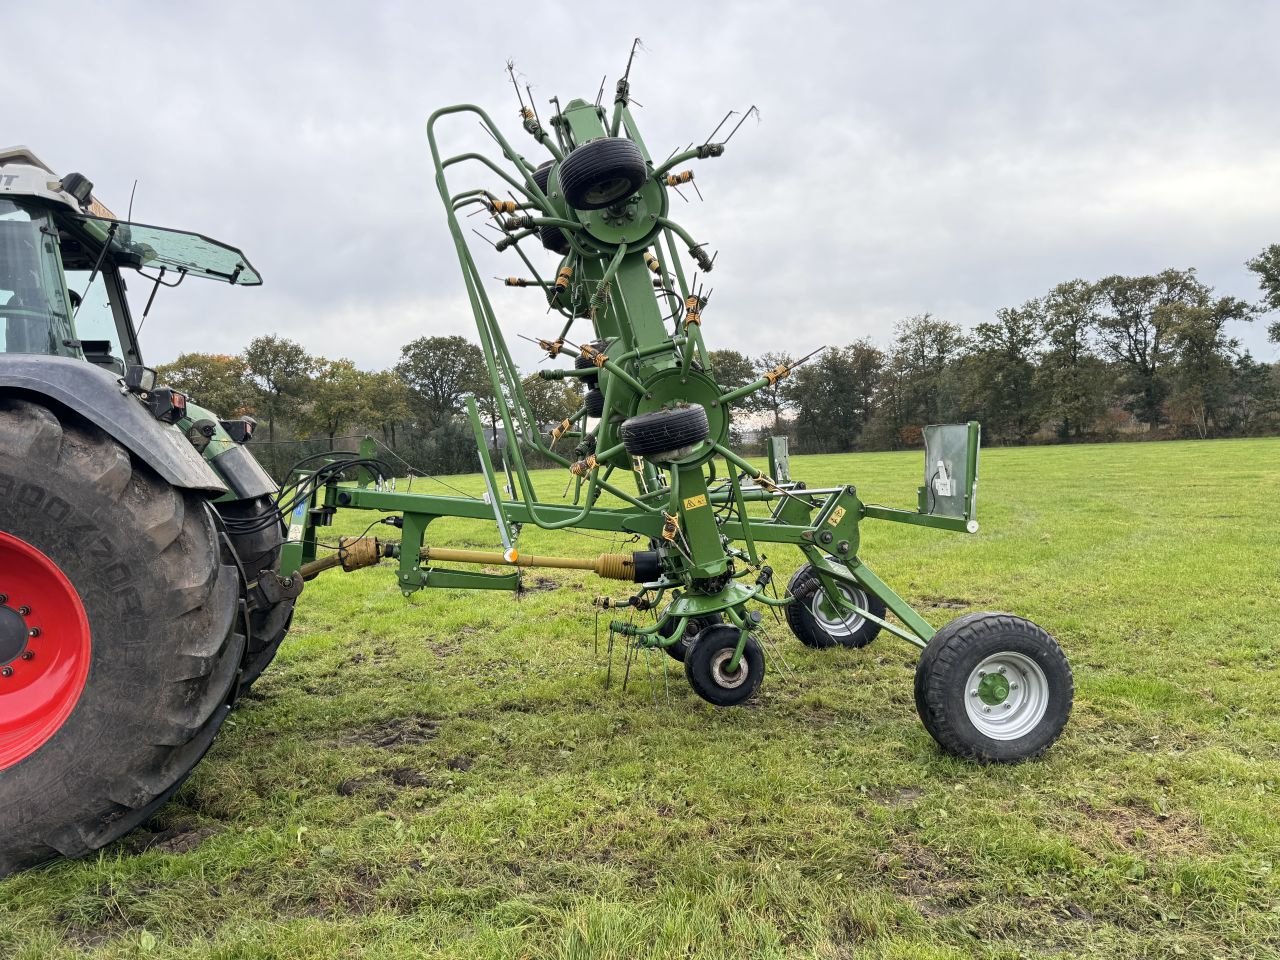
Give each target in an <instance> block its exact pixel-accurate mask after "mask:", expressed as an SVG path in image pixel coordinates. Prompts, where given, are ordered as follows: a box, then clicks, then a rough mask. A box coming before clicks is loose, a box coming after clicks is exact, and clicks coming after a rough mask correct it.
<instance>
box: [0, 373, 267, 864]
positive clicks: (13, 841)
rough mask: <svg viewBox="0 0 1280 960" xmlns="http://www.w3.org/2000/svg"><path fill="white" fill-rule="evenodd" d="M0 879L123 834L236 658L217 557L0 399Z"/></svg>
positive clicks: (110, 467) (62, 435) (218, 711)
mask: <svg viewBox="0 0 1280 960" xmlns="http://www.w3.org/2000/svg"><path fill="white" fill-rule="evenodd" d="M0 594H4V601H3V605H2V606H0V660H3V661H4V662H3V664H0V797H3V801H2V802H0V876H4V875H6V874H8V873H12V872H13V871H15V870H19V869H22V868H23V867H27V866H30V865H32V864H36V863H39V862H41V861H43V860H48V859H50V858H52V857H54V856H57V855H58V854H62V855H63V856H68V857H77V856H83V855H84V854H87V853H89V852H91V851H93V850H96V849H98V848H99V847H101V846H103V845H105V844H107V843H109V842H110V841H112V840H115V839H116V838H117V837H120V836H122V835H124V834H125V833H127V832H128V831H130V830H132V829H133V828H134V827H136V826H137V825H138V824H140V823H141V822H142V821H143V820H145V819H146V818H147V817H149V816H150V815H151V813H152V811H154V810H155V809H156V808H157V807H158V806H160V804H162V803H163V802H164V801H165V800H166V799H167V798H168V797H169V796H170V795H171V794H172V793H173V792H174V791H175V790H177V788H178V786H179V785H181V783H182V782H183V781H184V780H185V779H186V777H187V775H188V774H189V773H190V772H191V769H192V768H193V767H194V766H195V765H196V763H197V762H198V761H199V760H200V758H201V757H202V756H204V754H205V751H207V750H208V749H209V745H210V744H211V743H212V742H213V738H214V735H215V734H216V733H217V732H218V728H219V727H220V726H221V725H222V721H223V719H224V718H225V717H226V715H227V713H228V711H229V710H230V703H231V700H232V697H233V695H234V693H235V685H236V676H237V673H238V672H239V668H240V662H241V658H242V656H243V654H244V647H245V618H244V604H243V602H242V600H241V598H240V577H239V571H238V570H237V568H236V563H235V558H234V555H233V554H232V552H231V548H230V545H229V544H228V542H227V541H226V539H225V538H224V537H222V536H221V535H220V534H219V533H218V532H217V530H216V528H215V525H214V519H213V516H212V513H211V511H210V510H209V508H208V505H207V504H206V503H205V502H204V500H203V498H202V497H201V496H200V495H199V494H197V493H190V492H186V491H182V490H177V489H175V488H173V487H171V486H169V485H168V484H167V483H165V482H164V481H163V480H161V479H160V478H159V477H158V476H157V475H156V474H154V473H153V472H152V471H151V470H150V469H149V468H147V467H145V466H143V465H141V464H140V463H137V462H135V461H133V460H132V458H131V457H130V455H129V453H128V452H127V451H125V450H124V448H122V447H121V446H119V445H118V444H116V443H115V442H114V441H113V440H111V439H110V438H109V437H107V436H106V434H104V433H102V432H101V431H99V430H98V429H97V428H95V427H92V426H90V425H89V424H87V423H86V422H84V421H82V420H80V419H79V418H77V417H76V416H74V415H72V414H67V413H62V412H57V411H55V410H53V409H51V408H49V407H47V406H44V405H41V404H39V403H35V402H31V401H27V400H22V399H16V398H13V397H0Z"/></svg>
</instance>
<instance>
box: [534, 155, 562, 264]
mask: <svg viewBox="0 0 1280 960" xmlns="http://www.w3.org/2000/svg"><path fill="white" fill-rule="evenodd" d="M553 163H554V161H552V160H547V161H546V162H545V163H541V164H539V165H538V166H537V168H536V169H534V171H533V182H534V183H536V184H537V185H538V189H539V190H541V191H542V192H543V193H546V192H547V184H548V183H550V181H551V167H552V164H553ZM538 239H539V240H541V241H542V245H543V246H544V247H546V248H547V249H548V250H550V251H552V252H553V253H558V254H560V256H562V257H563V256H564V255H565V254H567V253H568V252H569V241H568V240H567V239H565V235H564V231H563V230H561V229H560V228H559V227H543V228H542V229H541V230H539V231H538Z"/></svg>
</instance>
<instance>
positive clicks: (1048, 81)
mask: <svg viewBox="0 0 1280 960" xmlns="http://www.w3.org/2000/svg"><path fill="white" fill-rule="evenodd" d="M59 22H60V23H63V24H74V25H75V28H76V29H75V34H76V36H78V37H82V38H84V40H83V44H84V53H83V55H79V56H74V57H61V56H60V57H58V58H57V61H56V64H54V65H52V66H51V63H50V61H49V59H48V46H47V40H48V39H49V30H50V27H49V24H48V19H47V14H46V13H45V12H43V11H39V10H36V8H34V7H30V8H25V9H17V10H13V11H10V12H8V13H7V19H6V35H7V36H8V37H10V38H11V39H14V40H16V41H17V42H11V43H9V44H7V45H6V53H5V57H4V59H3V60H2V61H0V81H2V82H3V86H2V89H4V90H5V91H6V99H5V107H4V114H3V116H4V121H5V123H4V130H5V133H4V136H3V137H2V138H0V139H4V140H8V141H12V142H25V143H28V144H30V145H31V146H32V147H34V148H35V149H36V150H37V152H39V153H41V154H42V155H43V156H44V157H45V158H46V159H47V160H48V161H49V162H50V163H51V164H53V165H55V166H56V167H57V168H59V169H62V170H70V169H79V170H81V171H82V172H84V173H86V174H87V175H88V176H90V177H91V178H92V179H94V180H95V181H96V182H97V183H98V185H99V192H100V193H101V195H102V196H103V197H104V198H105V199H106V200H107V201H108V203H110V204H111V205H113V206H114V207H115V208H116V209H117V210H118V211H120V212H123V209H124V207H125V206H126V205H127V202H128V195H129V188H130V186H131V185H132V182H133V179H134V178H135V177H137V178H138V179H139V181H140V183H139V187H138V201H137V205H136V208H135V211H134V212H135V216H136V217H137V218H138V219H140V220H143V221H148V222H158V223H164V224H167V225H172V226H182V227H187V228H190V229H196V230H200V231H202V232H205V233H208V234H210V235H212V236H215V237H218V238H219V239H224V240H227V241H228V242H232V243H236V244H237V245H239V246H242V247H243V248H244V249H245V251H246V252H247V253H248V254H249V256H250V257H251V259H252V260H253V262H254V263H255V264H256V265H257V266H258V268H259V269H260V270H261V271H262V272H263V274H264V276H265V277H266V281H267V284H266V286H265V287H264V288H262V289H260V290H230V289H226V288H222V287H219V286H216V285H213V284H207V283H206V284H198V283H196V282H195V281H192V282H191V283H189V284H187V285H186V286H184V288H183V289H182V290H178V291H166V292H163V293H162V294H161V296H160V298H159V300H158V301H157V309H156V312H155V316H154V317H153V319H152V320H151V321H149V322H148V329H147V331H146V332H145V334H144V347H145V348H146V350H147V352H148V353H149V355H150V357H151V358H152V359H153V360H156V361H162V360H166V359H170V358H171V357H172V356H174V355H175V354H176V353H177V352H178V351H180V350H188V349H210V350H223V351H234V350H237V349H239V348H240V347H241V346H243V344H244V343H245V342H246V341H247V340H248V339H249V338H250V337H251V336H253V335H255V334H256V333H258V332H262V331H271V332H277V333H281V334H284V335H287V336H290V337H294V338H295V339H298V340H301V341H302V342H303V343H305V344H306V345H307V346H308V347H309V348H310V349H312V350H314V351H316V352H323V353H325V354H328V355H331V356H349V357H351V358H352V359H354V360H356V361H357V362H358V363H361V364H362V365H365V366H370V367H379V366H387V365H390V364H391V363H393V362H394V361H395V358H396V356H397V354H398V349H399V346H400V344H402V343H404V342H405V341H407V340H408V339H411V338H412V337H413V336H417V335H421V334H443V333H455V332H459V331H463V332H469V331H470V329H471V320H470V317H469V314H468V312H467V310H466V307H465V299H464V296H463V293H462V285H461V281H460V278H459V276H458V272H457V267H456V262H455V260H454V256H453V250H452V246H451V243H450V241H449V237H448V232H447V230H446V228H445V224H444V218H443V215H442V210H441V206H440V201H439V198H438V196H437V195H436V193H435V188H434V185H433V183H432V181H431V169H430V163H429V156H428V153H427V145H426V138H425V134H424V125H425V121H426V117H427V116H428V114H429V113H430V112H431V111H432V110H433V109H435V108H436V107H438V106H441V105H444V104H447V103H453V102H457V101H469V102H475V103H478V104H480V105H482V106H484V107H486V108H487V109H488V110H489V111H490V112H491V113H492V115H493V116H494V117H495V119H497V120H498V121H499V123H501V124H502V125H503V127H504V129H505V130H506V132H507V135H508V137H509V138H511V139H512V140H513V142H515V143H516V144H517V145H518V146H519V148H520V149H522V150H526V151H527V153H528V155H529V156H531V157H532V156H535V155H536V145H534V144H533V143H532V142H531V141H529V140H528V138H527V137H525V136H524V135H523V133H522V131H520V129H519V126H518V121H517V120H516V118H515V116H514V111H513V107H514V97H513V94H512V92H511V89H510V86H509V84H508V82H507V79H506V76H505V73H504V70H503V64H504V62H505V60H506V58H507V57H512V58H514V59H515V61H516V63H517V66H518V67H519V68H520V70H521V71H522V73H523V75H524V77H525V78H526V79H527V81H528V82H529V83H530V84H531V85H532V86H533V91H534V96H535V99H536V101H537V103H538V106H539V109H540V110H541V111H543V114H544V116H545V115H546V110H547V106H546V102H547V100H548V98H549V97H551V96H552V95H553V94H559V95H560V96H561V97H563V98H565V99H568V98H569V97H572V96H584V97H594V96H595V92H596V89H597V87H598V85H599V82H600V77H601V75H602V74H605V73H607V74H608V75H609V78H610V79H609V87H608V88H607V89H606V95H608V92H609V90H611V89H612V83H613V80H614V79H615V78H616V76H617V73H618V71H619V70H620V69H621V67H622V64H623V62H624V60H625V55H626V50H627V47H628V44H629V42H630V38H631V36H633V35H634V34H635V33H637V32H638V33H640V34H641V35H642V36H643V37H644V39H645V44H646V47H647V48H648V49H647V52H644V53H642V54H640V55H639V56H638V58H637V61H636V66H635V68H634V71H633V80H634V86H633V89H634V94H635V96H636V98H637V99H638V100H639V101H640V102H641V103H643V104H644V108H642V109H640V110H639V111H638V115H639V119H640V122H641V124H642V125H643V127H642V129H643V132H644V134H645V136H646V139H647V141H648V143H649V146H650V148H651V150H652V151H653V152H654V153H655V154H660V155H665V154H666V153H667V151H668V150H670V149H672V148H673V147H677V146H683V145H684V144H685V143H688V142H689V141H693V140H699V139H701V138H702V137H704V136H705V135H706V134H707V133H708V132H709V131H710V129H711V128H712V127H713V126H714V125H715V123H716V122H717V121H718V120H719V119H720V117H721V116H722V115H723V113H724V111H725V110H727V109H729V108H730V107H733V108H736V109H742V108H744V107H746V106H747V105H748V104H750V103H756V104H758V105H759V107H760V110H761V114H762V121H761V122H760V123H759V124H756V123H755V122H753V121H748V122H747V123H746V124H744V126H743V128H742V130H741V131H740V132H739V133H738V134H737V136H736V137H735V139H734V141H733V142H732V144H731V145H730V150H729V151H728V152H727V153H726V155H725V157H724V158H723V159H721V160H718V161H714V162H708V163H703V164H701V165H699V166H698V168H697V175H698V183H699V185H700V187H701V188H702V191H703V193H704V195H705V196H706V197H707V200H708V202H707V203H705V204H699V203H697V202H696V199H695V201H694V202H693V203H690V204H688V205H686V204H683V203H681V202H680V201H679V200H676V201H674V204H675V205H674V210H675V213H676V215H677V216H678V217H679V218H680V219H681V221H682V222H684V223H685V224H686V225H687V226H688V228H689V229H690V230H691V232H693V233H694V235H695V236H696V237H698V238H699V239H705V240H706V241H707V242H708V243H709V244H710V246H711V247H712V248H713V249H719V250H720V251H721V252H720V257H719V259H718V260H717V267H716V271H715V273H714V275H713V276H712V277H711V278H709V279H708V283H709V284H710V285H711V286H713V287H714V288H715V298H714V300H713V305H712V307H711V308H710V309H709V311H708V314H707V327H706V334H707V336H708V338H709V339H710V340H711V342H712V343H713V345H717V346H733V347H738V348H740V349H743V350H746V351H748V352H753V353H754V352H760V351H763V350H766V349H770V348H773V347H776V346H779V345H783V344H785V345H789V346H795V347H796V348H797V349H798V348H799V347H801V346H805V345H807V344H808V343H809V342H813V343H819V342H829V343H841V342H847V341H848V340H850V339H852V338H854V337H857V336H863V335H869V336H872V337H874V338H877V339H880V340H884V339H886V338H887V337H888V336H889V334H890V331H891V329H892V325H893V323H894V321H895V320H896V319H897V318H899V317H901V316H904V315H906V314H910V313H918V312H922V311H925V310H931V311H933V312H935V313H938V314H940V315H942V316H945V317H947V318H949V319H955V320H957V321H960V322H962V323H965V324H972V323H974V322H978V321H980V320H982V319H984V318H986V317H988V316H990V314H991V313H992V311H994V310H995V309H997V308H999V307H1001V306H1006V305H1011V304H1016V303H1018V302H1021V301H1022V300H1024V299H1026V298H1028V297H1032V296H1037V295H1039V294H1041V293H1043V292H1044V291H1045V290H1047V289H1048V287H1049V286H1050V285H1052V284H1053V283H1056V282H1058V281H1060V280H1065V279H1070V278H1071V277H1075V276H1086V277H1089V276H1098V275H1101V274H1105V273H1111V272H1140V271H1147V270H1156V269H1160V268H1162V267H1165V266H1196V267H1198V268H1199V269H1200V271H1201V274H1202V276H1203V277H1204V278H1205V279H1206V280H1207V281H1208V282H1210V283H1213V284H1215V285H1216V286H1217V287H1218V289H1219V290H1220V291H1221V292H1223V293H1234V294H1237V295H1240V296H1244V297H1248V298H1250V299H1252V298H1253V296H1254V286H1253V283H1252V278H1251V276H1250V275H1249V274H1247V273H1246V272H1245V271H1244V269H1243V267H1242V262H1243V261H1244V260H1245V259H1246V258H1247V257H1249V256H1251V255H1253V254H1254V253H1256V252H1257V251H1258V250H1259V249H1261V248H1262V247H1263V246H1265V245H1266V244H1268V243H1274V242H1280V227H1277V224H1278V223H1280V134H1278V133H1277V129H1276V125H1275V123H1274V116H1273V111H1274V107H1273V104H1274V94H1275V90H1276V88H1277V83H1276V81H1277V79H1278V76H1277V74H1278V72H1280V71H1278V70H1277V67H1276V66H1275V58H1274V55H1273V50H1272V47H1273V45H1274V41H1273V38H1274V37H1275V36H1276V34H1277V27H1280V12H1278V11H1277V8H1276V7H1274V5H1270V4H1265V3H1261V2H1253V3H1238V4H1232V5H1229V6H1227V5H1210V4H1202V3H1191V2H1186V3H1165V4H1158V5H1157V4H1122V3H1074V4H1059V5H1048V4H1024V3H977V4H964V5H958V4H944V3H919V4H898V5H894V6H893V7H892V8H890V7H889V6H888V5H883V4H872V3H859V4H837V3H794V4H788V5H780V4H776V3H773V4H762V3H722V4H705V5H699V6H692V7H684V8H681V9H680V17H679V19H678V20H674V21H672V22H671V23H669V24H666V23H664V22H662V20H661V18H652V20H651V21H646V20H645V19H644V18H635V17H631V18H627V17H624V16H623V15H622V14H619V15H618V19H617V22H616V24H617V25H616V26H611V25H610V24H609V21H608V20H606V19H603V18H602V17H596V16H593V17H590V18H583V17H582V16H581V9H580V7H578V6H574V5H568V4H536V3H528V2H525V3H520V4H515V3H506V2H503V3H486V4H483V5H470V6H467V7H462V6H456V5H451V6H449V7H447V8H445V7H440V6H437V5H427V4H413V3H385V4H367V5H363V6H362V7H357V6H354V5H350V4H336V3H328V2H320V3H313V4H308V5H306V6H305V7H298V6H293V5H290V6H289V7H285V6H284V5H270V4H247V3H218V4H186V5H181V6H176V7H169V8H156V7H154V6H152V5H144V4H116V5H112V6H111V8H110V9H109V10H107V9H106V8H104V7H102V6H101V5H96V4H89V3H83V4H79V5H77V4H67V5H63V7H62V8H61V13H60V14H59ZM650 22H652V24H653V29H650V28H649V24H650ZM602 24H603V26H602ZM659 30H661V31H662V32H658V31H659ZM447 137H448V144H449V145H450V146H470V147H475V148H480V149H486V148H487V147H488V146H491V144H489V142H488V140H487V138H486V137H485V136H484V135H483V134H482V133H481V132H480V130H479V129H478V128H477V127H476V125H475V124H474V123H473V122H471V121H459V122H456V123H454V124H452V125H450V126H449V128H448V133H447ZM464 172H466V171H462V170H460V171H459V174H462V173H464ZM464 181H465V178H463V177H461V176H460V177H459V178H458V179H457V180H456V181H455V182H456V183H463V182H464ZM477 219H479V218H477ZM484 263H485V268H486V271H487V272H489V273H492V274H507V273H513V272H520V271H518V269H517V267H518V262H517V261H515V260H514V259H513V258H508V259H506V260H497V259H495V258H493V257H491V256H490V255H488V254H486V255H485V258H484ZM550 266H551V264H550V261H549V258H548V262H547V267H548V269H550ZM489 267H492V268H493V269H492V270H489V269H488V268H489ZM139 291H140V284H139V283H136V282H135V284H134V291H133V292H134V295H135V298H138V299H141V297H139ZM535 297H536V295H535V294H529V293H526V294H525V298H524V299H521V298H520V297H519V296H518V295H517V293H510V294H508V293H507V292H502V293H501V294H500V295H499V297H498V299H497V302H498V303H499V304H500V305H501V306H500V309H503V310H504V311H505V313H504V317H505V318H506V319H507V320H508V322H509V324H510V331H511V334H510V336H511V339H512V341H513V346H514V347H516V350H517V355H518V358H519V359H521V360H523V361H525V362H529V363H532V362H534V360H535V356H534V353H533V352H532V351H530V350H526V349H525V345H524V344H523V343H522V342H520V341H516V340H515V333H517V332H523V333H527V334H529V335H546V333H547V332H549V331H550V327H551V326H553V324H551V323H550V322H549V321H548V319H547V318H546V316H545V313H544V310H543V308H540V307H539V306H538V303H537V302H536V300H535V299H534V298H535ZM1238 333H1239V334H1241V335H1242V336H1243V339H1244V340H1245V342H1246V343H1247V344H1248V345H1249V346H1250V347H1251V348H1252V349H1253V351H1254V353H1255V354H1256V355H1258V356H1261V357H1264V358H1267V359H1274V357H1275V354H1276V350H1275V347H1273V346H1272V345H1269V344H1267V343H1266V342H1265V338H1264V336H1263V331H1262V329H1261V328H1260V327H1259V328H1256V329H1250V330H1241V331H1238ZM801 341H803V342H801Z"/></svg>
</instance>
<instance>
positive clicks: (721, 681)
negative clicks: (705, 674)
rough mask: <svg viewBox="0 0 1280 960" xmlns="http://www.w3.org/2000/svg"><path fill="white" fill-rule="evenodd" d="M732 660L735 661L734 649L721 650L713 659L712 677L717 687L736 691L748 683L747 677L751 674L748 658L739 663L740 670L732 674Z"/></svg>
mask: <svg viewBox="0 0 1280 960" xmlns="http://www.w3.org/2000/svg"><path fill="white" fill-rule="evenodd" d="M731 660H733V648H732V647H729V648H727V649H724V650H721V651H720V652H719V653H717V654H716V655H715V656H714V657H712V659H711V677H712V679H714V680H715V682H716V685H717V686H720V687H723V688H724V689H726V690H734V689H736V688H738V687H740V686H742V685H743V684H744V683H746V682H747V675H748V674H749V673H750V668H749V667H748V666H747V658H746V657H743V658H742V659H741V660H739V661H738V669H737V670H734V671H732V672H730V671H729V662H730V661H731Z"/></svg>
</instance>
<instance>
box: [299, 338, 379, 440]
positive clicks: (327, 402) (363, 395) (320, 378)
mask: <svg viewBox="0 0 1280 960" xmlns="http://www.w3.org/2000/svg"><path fill="white" fill-rule="evenodd" d="M371 379H372V375H371V374H368V373H365V372H364V371H363V370H360V369H358V368H357V367H356V365H355V364H354V363H352V362H351V361H350V360H326V359H324V358H323V357H321V358H318V359H317V360H316V373H315V379H314V381H313V382H312V386H311V395H310V402H309V403H308V404H307V407H306V410H305V411H304V413H303V415H302V418H301V421H302V425H303V426H304V428H305V429H308V430H310V431H312V432H316V433H323V434H324V435H325V436H327V437H328V438H329V443H330V445H331V446H332V444H333V440H334V438H335V437H336V436H337V435H338V431H340V430H342V429H343V428H345V427H352V426H355V425H356V424H358V423H362V422H364V421H365V420H366V419H367V418H368V416H369V409H370V407H369V404H370V387H371V385H372V384H371Z"/></svg>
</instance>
